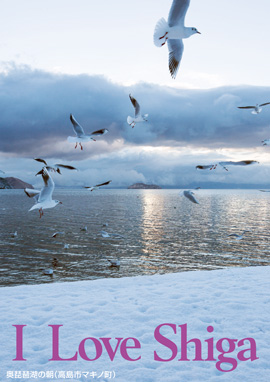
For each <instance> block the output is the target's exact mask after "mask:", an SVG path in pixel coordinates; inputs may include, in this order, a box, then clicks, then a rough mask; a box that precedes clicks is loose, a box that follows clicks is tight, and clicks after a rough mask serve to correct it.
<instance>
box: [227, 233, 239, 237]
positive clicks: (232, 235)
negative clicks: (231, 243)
mask: <svg viewBox="0 0 270 382" xmlns="http://www.w3.org/2000/svg"><path fill="white" fill-rule="evenodd" d="M228 236H231V237H239V235H237V234H236V233H230V235H228Z"/></svg>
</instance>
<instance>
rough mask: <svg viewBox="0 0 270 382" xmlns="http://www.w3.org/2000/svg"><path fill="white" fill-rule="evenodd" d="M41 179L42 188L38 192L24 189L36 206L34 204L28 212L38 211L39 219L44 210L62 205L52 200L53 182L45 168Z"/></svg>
mask: <svg viewBox="0 0 270 382" xmlns="http://www.w3.org/2000/svg"><path fill="white" fill-rule="evenodd" d="M42 178H43V181H44V186H43V188H42V189H41V190H40V191H39V190H35V189H31V188H25V189H24V192H25V193H26V195H27V196H28V197H29V198H33V197H34V198H35V201H36V204H34V205H33V207H31V208H30V210H29V211H32V210H35V209H38V210H39V217H40V218H41V216H42V215H43V210H45V209H46V208H53V207H55V206H57V204H63V203H62V202H60V201H59V200H53V199H52V194H53V190H54V181H53V179H52V177H51V176H50V174H49V172H48V170H47V169H46V168H43V170H42Z"/></svg>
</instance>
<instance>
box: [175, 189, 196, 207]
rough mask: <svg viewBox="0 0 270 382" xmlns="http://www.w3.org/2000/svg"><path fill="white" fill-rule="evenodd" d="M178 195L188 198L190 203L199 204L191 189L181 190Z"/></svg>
mask: <svg viewBox="0 0 270 382" xmlns="http://www.w3.org/2000/svg"><path fill="white" fill-rule="evenodd" d="M179 195H180V196H185V197H186V198H187V199H189V200H190V201H191V202H192V203H195V204H200V203H199V202H198V200H197V199H196V198H195V196H194V192H192V191H191V190H188V191H181V192H180V193H179Z"/></svg>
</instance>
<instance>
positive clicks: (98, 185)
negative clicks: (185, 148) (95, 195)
mask: <svg viewBox="0 0 270 382" xmlns="http://www.w3.org/2000/svg"><path fill="white" fill-rule="evenodd" d="M110 183H111V180H108V181H107V182H104V183H100V184H96V185H95V186H90V187H84V188H87V189H88V190H89V191H94V190H97V189H98V188H99V187H102V186H107V185H108V184H110Z"/></svg>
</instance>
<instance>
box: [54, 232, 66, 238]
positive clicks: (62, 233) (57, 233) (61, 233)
mask: <svg viewBox="0 0 270 382" xmlns="http://www.w3.org/2000/svg"><path fill="white" fill-rule="evenodd" d="M58 235H65V232H55V233H54V234H52V237H56V236H58Z"/></svg>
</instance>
